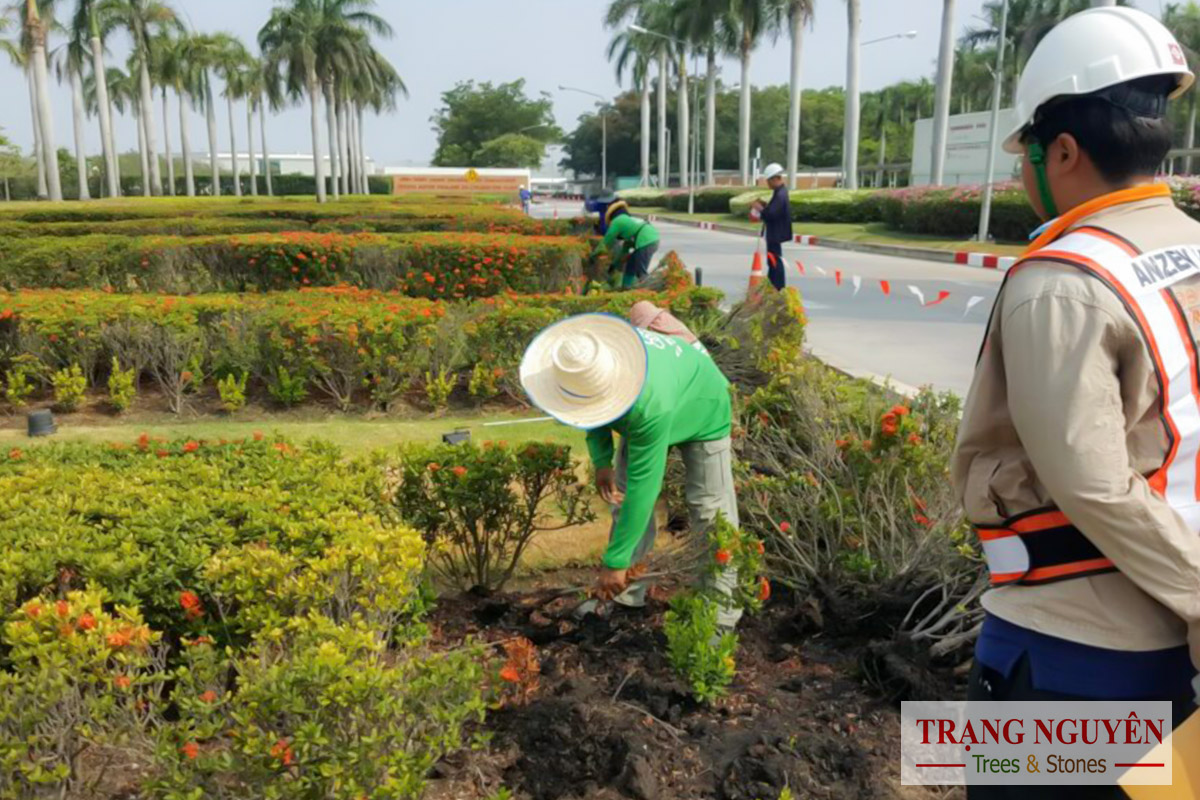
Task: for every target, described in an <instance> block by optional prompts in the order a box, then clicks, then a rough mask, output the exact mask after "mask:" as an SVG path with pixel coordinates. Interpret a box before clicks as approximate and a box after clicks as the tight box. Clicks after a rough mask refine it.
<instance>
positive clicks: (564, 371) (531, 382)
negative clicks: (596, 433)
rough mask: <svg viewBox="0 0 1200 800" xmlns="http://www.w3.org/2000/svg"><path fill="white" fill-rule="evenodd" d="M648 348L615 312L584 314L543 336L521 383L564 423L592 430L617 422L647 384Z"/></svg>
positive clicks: (532, 348)
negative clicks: (613, 313)
mask: <svg viewBox="0 0 1200 800" xmlns="http://www.w3.org/2000/svg"><path fill="white" fill-rule="evenodd" d="M648 363H649V361H648V356H647V354H646V344H645V342H644V341H643V340H642V337H641V335H640V334H639V333H638V332H637V329H636V328H634V327H633V326H632V325H630V324H629V323H628V322H626V321H625V320H623V319H621V318H620V317H618V316H614V315H612V314H580V315H578V316H575V317H569V318H567V319H564V320H562V321H561V322H557V323H555V324H553V325H551V326H550V327H548V328H546V329H545V330H543V331H542V332H541V333H539V334H538V336H537V338H536V339H534V340H533V342H532V343H531V344H530V345H529V347H528V348H527V349H526V350H525V357H524V358H523V359H522V360H521V385H522V386H523V387H525V393H526V394H528V395H529V399H530V400H531V401H532V402H533V404H534V405H535V406H537V407H538V408H540V409H541V410H542V411H545V412H546V413H547V414H549V415H550V416H552V417H554V418H555V419H556V420H558V421H559V422H562V423H564V424H566V425H570V426H572V427H574V428H582V429H583V430H592V429H594V428H601V427H603V426H605V425H608V424H610V423H612V422H616V421H617V420H618V419H620V418H621V417H623V416H625V414H626V413H627V412H628V411H629V409H630V408H632V407H633V404H634V403H636V402H637V399H638V397H639V396H640V395H641V393H642V389H643V387H645V385H646V369H647V366H648Z"/></svg>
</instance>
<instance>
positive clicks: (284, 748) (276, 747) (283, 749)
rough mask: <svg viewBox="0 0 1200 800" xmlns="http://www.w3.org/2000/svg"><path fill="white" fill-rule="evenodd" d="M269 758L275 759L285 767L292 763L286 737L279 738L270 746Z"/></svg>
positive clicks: (289, 746)
mask: <svg viewBox="0 0 1200 800" xmlns="http://www.w3.org/2000/svg"><path fill="white" fill-rule="evenodd" d="M271 758H274V759H276V760H277V761H279V762H280V763H281V764H283V765H284V766H285V767H286V766H290V765H291V763H292V748H291V745H289V744H288V741H287V739H280V740H279V741H277V742H276V743H275V744H273V745H272V746H271Z"/></svg>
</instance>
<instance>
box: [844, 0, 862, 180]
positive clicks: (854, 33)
mask: <svg viewBox="0 0 1200 800" xmlns="http://www.w3.org/2000/svg"><path fill="white" fill-rule="evenodd" d="M846 15H847V19H848V23H849V24H848V31H849V34H848V36H847V44H846V122H845V144H844V145H843V146H842V164H843V178H842V184H843V185H844V186H845V187H846V188H847V189H857V188H858V118H859V110H860V109H859V97H858V40H859V35H858V33H859V27H860V26H861V24H862V6H861V5H860V0H846Z"/></svg>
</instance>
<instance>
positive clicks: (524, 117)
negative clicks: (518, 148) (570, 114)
mask: <svg viewBox="0 0 1200 800" xmlns="http://www.w3.org/2000/svg"><path fill="white" fill-rule="evenodd" d="M442 104H443V105H442V107H441V108H440V109H438V110H437V112H436V113H435V114H434V115H433V116H432V117H431V118H430V121H431V122H433V125H434V130H436V131H437V133H438V147H437V151H436V152H435V153H434V156H433V163H434V165H435V166H443V167H475V166H484V165H483V164H481V163H479V162H478V161H477V158H478V156H479V153H480V151H481V150H482V149H483V146H484V144H485V143H486V142H490V141H492V140H493V139H496V138H498V137H500V136H504V135H505V134H524V135H525V136H527V137H528V138H531V139H534V140H536V141H539V142H542V143H545V142H550V141H554V140H555V139H557V138H560V137H561V135H562V132H561V131H560V130H559V128H558V126H557V125H555V124H554V112H553V108H552V106H553V104H552V102H551V100H550V95H548V94H546V93H545V92H543V93H542V95H541V96H540V97H538V98H536V99H534V98H531V97H528V96H527V95H526V94H525V81H524V80H517V81H513V82H511V83H501V84H492V83H491V82H487V81H485V82H483V83H479V84H476V83H475V82H474V81H465V82H462V83H459V84H458V85H457V86H455V87H454V88H453V89H450V90H449V91H447V92H443V93H442Z"/></svg>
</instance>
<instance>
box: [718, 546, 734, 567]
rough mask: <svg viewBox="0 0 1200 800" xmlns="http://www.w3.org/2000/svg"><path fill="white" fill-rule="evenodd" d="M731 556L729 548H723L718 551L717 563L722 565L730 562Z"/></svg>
mask: <svg viewBox="0 0 1200 800" xmlns="http://www.w3.org/2000/svg"><path fill="white" fill-rule="evenodd" d="M730 558H731V556H730V554H729V551H728V550H725V549H723V548H722V549H721V550H718V551H717V563H718V564H721V565H725V564H728V563H729V559H730Z"/></svg>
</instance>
